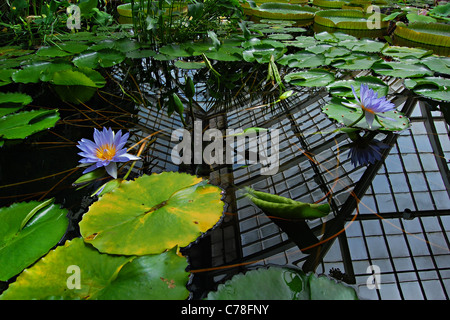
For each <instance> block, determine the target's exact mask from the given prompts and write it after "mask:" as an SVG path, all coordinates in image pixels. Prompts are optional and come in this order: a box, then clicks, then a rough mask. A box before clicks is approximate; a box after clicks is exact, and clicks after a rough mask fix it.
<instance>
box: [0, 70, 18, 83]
mask: <svg viewBox="0 0 450 320" xmlns="http://www.w3.org/2000/svg"><path fill="white" fill-rule="evenodd" d="M15 71H16V70H14V69H0V87H1V86H6V85H7V84H10V83H11V82H12V79H11V76H12V74H13V73H14V72H15Z"/></svg>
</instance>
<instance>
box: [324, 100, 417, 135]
mask: <svg viewBox="0 0 450 320" xmlns="http://www.w3.org/2000/svg"><path fill="white" fill-rule="evenodd" d="M342 102H349V100H347V99H341V98H338V97H333V98H332V99H331V101H330V102H329V103H328V104H326V105H325V106H324V107H322V111H323V112H324V113H325V114H326V115H327V116H328V117H329V118H330V119H334V120H336V121H338V122H339V123H341V124H343V125H344V126H352V127H358V128H361V129H367V130H386V131H401V130H404V129H406V128H408V127H409V125H410V122H409V119H408V118H407V117H406V116H405V115H404V114H403V113H401V112H399V111H388V112H385V113H383V114H382V116H383V117H386V118H378V119H379V121H380V122H381V124H382V125H381V124H380V123H378V122H377V120H376V119H375V120H374V122H373V124H372V128H369V126H368V125H367V122H366V119H365V118H364V117H362V118H361V116H362V115H363V110H362V108H351V107H347V106H344V105H343V104H342ZM360 118H361V119H360ZM358 119H360V120H359V121H358V122H357V123H355V122H356V121H357V120H358Z"/></svg>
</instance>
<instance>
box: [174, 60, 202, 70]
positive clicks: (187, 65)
mask: <svg viewBox="0 0 450 320" xmlns="http://www.w3.org/2000/svg"><path fill="white" fill-rule="evenodd" d="M175 67H177V68H180V69H186V70H195V69H201V68H205V67H206V64H205V62H204V61H183V60H177V61H175Z"/></svg>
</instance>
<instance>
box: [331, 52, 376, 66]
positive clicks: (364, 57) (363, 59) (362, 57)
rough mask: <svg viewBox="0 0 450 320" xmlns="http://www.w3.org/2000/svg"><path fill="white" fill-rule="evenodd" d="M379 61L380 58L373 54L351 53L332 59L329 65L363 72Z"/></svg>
mask: <svg viewBox="0 0 450 320" xmlns="http://www.w3.org/2000/svg"><path fill="white" fill-rule="evenodd" d="M379 60H380V58H379V57H378V56H377V55H375V54H369V53H351V54H350V55H347V56H344V57H337V58H334V59H333V62H332V64H331V65H332V66H333V67H335V68H338V69H344V70H363V69H370V67H372V65H373V64H374V63H375V62H377V61H379Z"/></svg>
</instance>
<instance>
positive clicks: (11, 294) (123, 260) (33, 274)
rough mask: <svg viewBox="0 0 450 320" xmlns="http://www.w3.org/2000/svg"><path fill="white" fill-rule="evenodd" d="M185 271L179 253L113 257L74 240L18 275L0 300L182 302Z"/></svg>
mask: <svg viewBox="0 0 450 320" xmlns="http://www.w3.org/2000/svg"><path fill="white" fill-rule="evenodd" d="M186 267H187V262H186V258H184V257H181V256H179V255H177V253H176V248H174V249H172V250H169V251H167V252H164V253H162V254H160V255H150V256H142V257H133V256H131V257H126V256H113V255H108V254H102V253H100V252H98V251H97V250H95V249H94V248H92V247H91V246H89V245H86V244H85V243H84V242H83V240H82V239H80V238H75V239H73V240H71V241H67V242H66V243H65V244H64V245H63V246H59V247H57V248H56V249H55V250H52V251H51V252H49V253H48V254H47V255H46V256H45V257H44V258H43V259H41V260H39V261H38V262H37V263H36V264H35V265H33V266H32V267H31V268H30V269H27V270H26V272H24V273H22V274H21V275H19V277H18V278H17V280H16V281H15V282H14V283H12V284H11V285H10V286H9V288H8V289H7V290H6V291H5V292H3V294H2V295H0V300H31V299H39V300H43V299H57V300H61V299H64V300H80V299H83V300H97V299H98V300H138V299H139V300H146V299H148V300H158V299H172V300H173V299H178V300H182V299H186V298H187V297H188V295H189V292H188V290H187V289H186V284H187V281H188V278H189V273H187V272H186V271H185V269H186Z"/></svg>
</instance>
